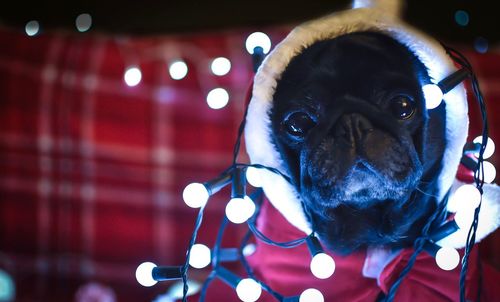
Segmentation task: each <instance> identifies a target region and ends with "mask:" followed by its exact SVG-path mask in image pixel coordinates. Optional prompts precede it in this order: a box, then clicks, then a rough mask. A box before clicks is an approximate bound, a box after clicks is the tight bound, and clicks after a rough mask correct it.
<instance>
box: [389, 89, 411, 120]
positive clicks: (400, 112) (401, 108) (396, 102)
mask: <svg viewBox="0 0 500 302" xmlns="http://www.w3.org/2000/svg"><path fill="white" fill-rule="evenodd" d="M390 106H391V111H392V115H394V117H396V118H398V119H400V120H406V119H409V118H410V117H411V116H412V115H413V113H414V112H415V102H413V100H412V99H411V98H410V97H408V96H406V95H398V96H396V97H394V98H393V99H392V100H391V105H390Z"/></svg>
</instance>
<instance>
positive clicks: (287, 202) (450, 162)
mask: <svg viewBox="0 0 500 302" xmlns="http://www.w3.org/2000/svg"><path fill="white" fill-rule="evenodd" d="M366 2H370V1H369V0H362V1H356V3H355V7H358V6H360V5H364V4H363V3H365V4H366ZM381 3H382V4H380V5H375V6H374V7H373V8H366V7H360V8H355V9H349V10H346V11H342V12H338V13H334V14H331V15H328V16H325V17H323V18H320V19H317V20H313V21H310V22H307V23H304V24H302V25H300V26H298V27H296V28H295V29H294V30H293V31H292V32H291V33H290V34H289V35H288V36H287V37H286V38H285V39H284V40H283V41H282V42H281V43H279V44H278V45H277V46H276V47H275V49H274V50H273V51H271V52H270V53H269V55H268V56H267V57H266V59H265V60H264V62H263V63H262V65H261V66H260V68H259V70H258V71H257V74H256V75H255V78H254V86H253V90H252V97H251V100H250V104H249V107H248V115H247V119H246V127H245V140H246V148H247V152H248V154H249V157H250V160H251V162H252V163H255V164H262V165H266V166H269V167H274V168H277V169H279V170H280V171H282V172H285V169H284V165H283V161H282V159H281V157H280V155H279V152H278V151H277V150H276V148H275V147H274V145H273V143H272V136H271V121H270V116H269V114H270V110H271V108H272V107H273V95H274V92H275V88H276V85H277V81H278V80H279V79H280V77H281V74H282V73H283V72H284V70H285V69H286V67H287V66H288V64H289V63H290V61H291V60H292V58H294V57H295V56H297V55H298V54H300V53H301V52H302V51H303V50H304V49H305V48H306V47H308V46H310V45H312V44H313V43H315V42H318V41H322V40H327V39H332V38H335V37H337V36H340V35H343V34H348V33H353V32H361V31H376V32H380V33H384V34H387V35H388V36H390V37H392V38H394V39H395V40H397V41H399V42H400V43H402V44H403V45H405V46H407V47H408V48H409V49H410V50H411V51H413V52H414V54H415V55H416V56H417V57H418V58H419V60H420V61H421V62H422V63H423V64H424V65H425V66H426V67H427V69H428V73H429V76H430V77H431V79H432V80H433V82H434V83H437V82H439V81H440V80H442V79H444V78H445V77H446V76H448V75H450V74H451V73H453V72H454V71H455V70H456V68H455V67H454V65H453V62H452V61H451V59H450V58H449V57H448V56H447V54H446V52H445V50H444V49H443V47H442V46H441V45H440V44H439V43H438V42H437V41H435V40H434V39H432V38H430V37H428V36H426V35H425V34H423V33H421V32H419V31H417V30H416V29H413V28H412V27H410V26H408V25H406V24H404V22H403V21H402V20H400V18H399V17H398V16H397V15H394V14H395V13H397V12H398V11H399V9H400V7H399V6H398V5H394V3H396V2H394V1H390V0H383V1H381ZM356 5H357V6H356ZM384 5H390V7H389V9H384V8H383V7H384ZM444 102H445V103H446V143H447V147H446V150H445V152H444V156H443V161H444V163H446V164H445V165H443V168H442V170H441V171H440V173H439V177H438V183H439V192H438V199H439V200H442V199H443V198H444V196H445V194H446V193H447V192H448V190H449V189H450V187H451V186H452V184H453V182H454V180H455V175H456V172H457V168H458V165H459V162H460V158H461V156H462V148H463V146H464V144H465V141H466V136H467V129H468V124H469V120H468V116H467V98H466V94H465V89H464V87H463V85H459V86H457V87H455V88H454V89H453V90H452V91H450V92H449V93H447V94H446V95H445V97H444ZM263 174H264V175H263V178H264V179H263V180H264V187H263V189H264V192H265V193H266V195H267V197H268V198H269V200H270V202H271V203H272V204H273V206H274V207H275V208H276V209H278V211H280V212H281V213H282V214H283V215H284V217H285V218H286V219H287V220H288V222H290V223H291V224H292V225H294V226H295V227H297V228H298V229H300V230H301V231H303V232H304V233H307V234H309V233H311V226H310V224H309V222H308V221H307V219H306V217H305V214H304V211H303V208H302V204H301V201H300V198H299V194H298V193H297V192H296V191H295V189H294V188H293V187H292V186H291V185H290V184H289V183H287V182H286V181H285V180H284V179H283V178H282V177H280V176H279V175H276V174H274V173H270V172H264V173H263ZM487 194H489V193H486V192H485V199H488V198H489V197H488V196H487ZM495 194H496V193H495ZM493 195H494V194H493ZM493 201H495V200H493ZM482 212H483V211H482ZM497 225H498V224H497ZM495 228H496V227H495ZM493 230H494V229H493Z"/></svg>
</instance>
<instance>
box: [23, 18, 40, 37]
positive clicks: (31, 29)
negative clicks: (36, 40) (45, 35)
mask: <svg viewBox="0 0 500 302" xmlns="http://www.w3.org/2000/svg"><path fill="white" fill-rule="evenodd" d="M24 30H25V31H26V34H27V35H28V36H30V37H32V36H34V35H36V34H38V31H39V30H40V24H39V23H38V21H36V20H32V21H29V22H28V23H26V26H25V28H24Z"/></svg>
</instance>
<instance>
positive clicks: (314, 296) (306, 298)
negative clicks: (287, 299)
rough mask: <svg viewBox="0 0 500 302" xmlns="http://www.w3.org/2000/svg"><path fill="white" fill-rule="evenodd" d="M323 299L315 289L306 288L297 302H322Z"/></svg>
mask: <svg viewBox="0 0 500 302" xmlns="http://www.w3.org/2000/svg"><path fill="white" fill-rule="evenodd" d="M324 301H325V298H324V297H323V294H322V293H321V292H320V291H319V290H317V289H315V288H308V289H306V290H305V291H303V292H302V294H300V297H299V302H324Z"/></svg>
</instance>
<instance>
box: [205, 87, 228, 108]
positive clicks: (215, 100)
mask: <svg viewBox="0 0 500 302" xmlns="http://www.w3.org/2000/svg"><path fill="white" fill-rule="evenodd" d="M228 102H229V93H227V91H226V90H225V89H224V88H215V89H213V90H211V91H210V92H209V93H208V95H207V104H208V107H210V108H212V109H222V108H224V107H225V106H226V105H227V103H228Z"/></svg>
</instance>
